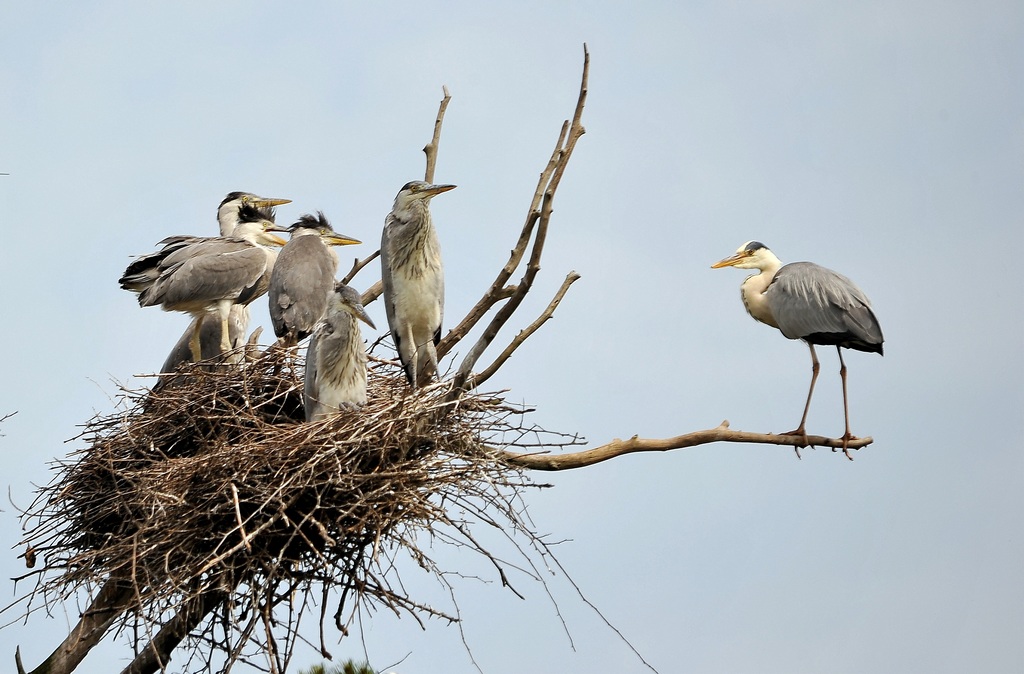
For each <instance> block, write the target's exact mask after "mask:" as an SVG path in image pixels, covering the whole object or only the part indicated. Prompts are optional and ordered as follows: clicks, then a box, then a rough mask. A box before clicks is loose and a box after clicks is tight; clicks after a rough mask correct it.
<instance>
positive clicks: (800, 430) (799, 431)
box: [779, 426, 810, 459]
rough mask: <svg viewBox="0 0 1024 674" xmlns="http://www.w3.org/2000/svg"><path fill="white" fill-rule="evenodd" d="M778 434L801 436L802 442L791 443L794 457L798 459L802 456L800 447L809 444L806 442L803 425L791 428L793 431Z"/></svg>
mask: <svg viewBox="0 0 1024 674" xmlns="http://www.w3.org/2000/svg"><path fill="white" fill-rule="evenodd" d="M779 435H796V436H799V437H802V438H803V444H799V445H793V451H794V452H796V458H798V459H800V458H803V457H801V456H800V448H801V447H806V446H807V445H809V444H810V443H809V442H807V432H806V431H804V427H803V426H801V427H800V428H798V429H796V430H793V431H788V432H786V433H779Z"/></svg>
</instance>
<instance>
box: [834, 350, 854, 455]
mask: <svg viewBox="0 0 1024 674" xmlns="http://www.w3.org/2000/svg"><path fill="white" fill-rule="evenodd" d="M836 351H837V352H839V378H840V379H842V380H843V420H844V421H845V422H846V432H845V433H843V454H845V455H846V458H847V459H849V460H850V461H853V457H852V456H850V450H849V449H847V447H846V443H848V442H849V441H850V440H856V439H857V438H856V436H854V435H853V434H852V433H850V407H849V404H848V403H847V401H846V400H847V399H846V363H845V362H844V361H843V350H842V349H841V348H839V347H838V346H837V347H836ZM832 451H835V450H832Z"/></svg>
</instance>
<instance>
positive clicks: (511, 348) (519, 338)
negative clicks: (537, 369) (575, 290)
mask: <svg viewBox="0 0 1024 674" xmlns="http://www.w3.org/2000/svg"><path fill="white" fill-rule="evenodd" d="M579 278H580V275H579V274H577V273H576V272H574V271H573V272H569V274H568V275H567V276H566V277H565V280H564V281H562V285H561V287H559V288H558V292H556V293H555V296H554V298H553V299H552V300H551V302H550V303H549V304H548V306H547V308H546V309H544V311H543V313H541V315H540V316H539V317H538V318H537V320H535V321H534V322H533V323H530V325H528V326H526V328H525V329H523V330H521V331H520V332H519V334H517V335H516V336H515V338H514V339H513V340H512V342H511V343H509V345H508V346H506V347H505V350H504V351H502V352H501V353H500V354H499V355H498V357H497V358H495V359H494V362H492V363H491V364H490V365H488V366H487V367H486V368H484V369H483V370H481V371H480V372H478V373H477V374H475V375H473V376H471V377H470V378H469V380H468V381H467V383H466V385H467V386H468V387H469V388H476V387H477V386H480V384H483V383H484V382H485V381H487V380H488V379H490V378H491V375H493V374H494V373H495V372H497V371H498V369H499V368H500V367H501V366H502V365H504V364H505V361H507V360H508V359H509V358H511V357H512V354H513V353H514V352H515V350H516V349H518V348H519V346H520V345H521V344H522V343H523V342H525V341H526V340H527V339H528V338H529V337H530V335H532V334H533V333H535V332H537V330H539V329H540V326H542V325H544V324H545V323H547V321H548V319H549V318H551V317H552V316H553V315H554V313H555V308H556V307H558V305H559V303H560V302H561V301H562V298H563V297H565V293H566V292H567V291H568V290H569V286H571V285H572V284H573V283H575V282H576V281H578V280H579Z"/></svg>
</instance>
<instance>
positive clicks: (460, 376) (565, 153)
mask: <svg viewBox="0 0 1024 674" xmlns="http://www.w3.org/2000/svg"><path fill="white" fill-rule="evenodd" d="M589 74H590V54H589V52H588V51H587V48H586V45H584V47H583V76H582V78H581V83H580V93H579V97H578V98H577V100H576V110H575V112H574V113H573V118H572V123H571V124H570V123H568V122H566V123H565V124H563V125H562V132H561V133H560V134H559V143H558V146H557V147H556V150H555V152H554V154H553V155H552V158H553V160H554V161H553V163H552V162H549V163H548V168H547V169H546V170H545V173H544V174H542V176H541V182H540V183H539V184H538V186H537V192H536V193H535V194H534V201H533V209H535V207H536V204H537V200H538V198H539V196H540V195H541V193H543V198H542V200H541V206H540V214H539V217H536V219H534V218H535V215H534V213H535V210H533V209H531V214H530V216H529V217H528V218H527V228H524V230H525V229H531V228H532V229H533V247H532V249H531V253H530V261H529V264H528V265H527V268H526V272H525V273H524V274H523V278H522V280H521V281H520V282H519V284H518V286H516V290H515V292H514V293H513V294H512V296H511V297H509V298H508V300H506V301H505V304H504V305H502V307H501V309H499V310H498V312H497V313H496V314H495V315H494V318H492V319H491V322H490V323H489V324H488V326H487V327H486V328H485V329H484V332H483V334H482V335H481V336H480V338H479V339H478V340H477V342H476V344H474V345H473V347H472V348H471V349H470V350H469V352H468V353H467V354H466V356H465V357H464V358H463V360H462V363H461V364H460V365H459V369H458V370H457V371H456V373H455V377H454V383H455V385H454V387H453V389H452V395H453V396H458V394H459V391H464V390H466V388H467V380H468V379H469V376H470V372H471V371H472V369H473V367H474V366H475V365H476V361H477V360H478V359H479V358H480V356H481V355H483V352H484V351H485V350H486V349H487V347H488V346H489V345H490V344H491V342H492V341H494V338H495V337H496V336H497V334H498V331H499V330H501V328H502V327H503V326H504V325H505V323H506V322H507V321H508V319H509V318H510V317H511V316H512V314H513V313H515V311H516V309H518V308H519V305H520V304H521V303H522V301H523V299H524V298H525V297H526V294H527V293H528V292H530V289H531V288H532V287H533V280H534V278H535V277H536V275H537V272H539V271H540V258H541V255H542V254H543V252H544V242H545V239H546V237H547V229H548V223H549V222H550V220H551V212H552V201H553V200H554V196H555V191H556V190H557V189H558V185H559V183H560V182H561V180H562V176H563V175H564V174H565V168H566V166H567V165H568V163H569V159H570V158H571V157H572V152H573V150H574V149H575V147H576V142H577V141H578V140H579V139H580V137H581V136H582V135H583V134H584V133H586V130H585V129H584V128H583V125H582V124H581V123H580V119H581V118H582V115H583V107H584V105H585V104H586V100H587V79H588V77H589ZM563 143H564V144H563ZM546 176H548V179H547V180H546V181H545V177H546ZM531 221H532V222H535V223H536V226H535V227H531V224H530V223H531ZM527 236H529V235H528V234H527ZM520 240H522V237H521V238H520ZM513 257H515V254H514V253H513ZM510 262H511V261H510ZM499 278H500V276H499ZM497 285H498V282H497V281H496V282H495V284H494V285H492V286H491V287H492V289H494V288H495V287H496V286H497ZM500 285H501V286H504V281H501V283H500ZM491 304H493V302H491ZM439 355H440V350H439Z"/></svg>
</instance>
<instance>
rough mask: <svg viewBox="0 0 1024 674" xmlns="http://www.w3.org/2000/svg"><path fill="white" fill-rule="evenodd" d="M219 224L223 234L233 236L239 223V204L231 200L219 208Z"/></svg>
mask: <svg viewBox="0 0 1024 674" xmlns="http://www.w3.org/2000/svg"><path fill="white" fill-rule="evenodd" d="M217 224H218V225H220V235H221V236H231V233H232V232H234V231H235V227H236V226H237V225H238V204H237V203H236V202H230V203H227V204H224V205H223V206H221V207H220V208H218V209H217Z"/></svg>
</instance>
